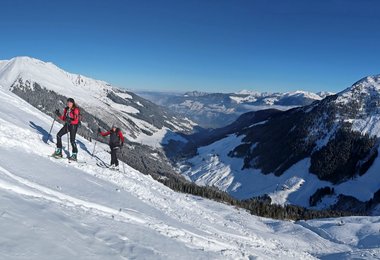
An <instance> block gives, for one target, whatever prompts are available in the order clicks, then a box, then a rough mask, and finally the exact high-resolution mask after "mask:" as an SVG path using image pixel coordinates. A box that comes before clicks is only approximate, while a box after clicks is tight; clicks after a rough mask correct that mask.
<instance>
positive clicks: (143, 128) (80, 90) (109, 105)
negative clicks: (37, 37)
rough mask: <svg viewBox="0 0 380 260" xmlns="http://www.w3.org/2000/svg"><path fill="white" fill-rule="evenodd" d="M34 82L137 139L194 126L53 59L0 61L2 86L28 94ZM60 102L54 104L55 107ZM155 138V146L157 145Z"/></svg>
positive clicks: (188, 128)
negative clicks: (116, 125) (57, 64)
mask: <svg viewBox="0 0 380 260" xmlns="http://www.w3.org/2000/svg"><path fill="white" fill-rule="evenodd" d="M35 83H36V84H38V86H40V87H41V88H42V89H43V90H44V89H46V90H50V91H54V92H55V93H57V94H59V95H63V96H65V97H73V98H74V99H75V100H76V101H77V103H78V104H79V105H80V106H81V107H83V108H85V109H86V111H87V112H89V113H91V114H92V115H93V116H94V117H97V118H100V119H102V120H103V121H104V122H105V123H107V124H108V125H112V124H113V123H117V124H119V125H120V126H121V127H122V128H124V129H127V130H128V131H127V134H128V135H129V136H130V138H131V139H137V138H138V141H139V142H143V141H144V140H145V138H149V137H150V136H151V135H160V136H161V137H163V136H162V135H164V134H165V133H166V132H170V131H189V130H191V129H192V127H193V126H194V123H193V122H191V121H190V120H188V119H186V118H185V119H180V118H176V117H175V116H173V115H171V114H170V113H167V111H164V110H163V109H162V108H160V107H158V106H155V105H154V104H152V103H151V102H149V101H147V100H144V99H142V98H140V97H138V96H136V95H135V94H133V93H131V92H128V91H125V90H122V89H118V88H115V87H113V86H111V85H110V84H108V83H107V82H104V81H100V80H94V79H91V78H88V77H85V76H82V75H79V74H72V73H68V72H66V71H64V70H62V69H60V68H59V67H57V66H56V65H54V64H53V63H50V62H43V61H40V60H37V59H34V58H30V57H16V58H13V59H11V60H9V61H1V63H0V85H2V86H3V87H4V88H5V89H11V90H13V91H15V92H17V91H18V92H17V93H20V92H22V91H23V92H24V93H26V95H27V96H32V95H34V92H33V90H34V88H35V86H34V84H35ZM39 95H41V94H39ZM64 105H65V104H57V107H59V106H64ZM162 130H163V131H162ZM159 132H160V133H159ZM162 133H164V134H162ZM156 139H159V138H156ZM159 141H161V140H159ZM159 141H158V142H157V143H156V144H155V145H156V146H159V145H160V142H159Z"/></svg>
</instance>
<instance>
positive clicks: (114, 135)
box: [98, 125, 124, 170]
mask: <svg viewBox="0 0 380 260" xmlns="http://www.w3.org/2000/svg"><path fill="white" fill-rule="evenodd" d="M98 133H99V134H101V135H102V136H107V135H109V136H110V142H109V145H110V148H111V166H110V168H111V169H115V170H119V161H118V159H117V151H118V150H119V149H121V148H122V147H123V144H124V136H123V133H122V132H121V130H120V128H117V127H116V125H112V128H111V130H109V131H107V132H102V130H101V129H100V128H98Z"/></svg>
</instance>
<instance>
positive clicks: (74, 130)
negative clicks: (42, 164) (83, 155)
mask: <svg viewBox="0 0 380 260" xmlns="http://www.w3.org/2000/svg"><path fill="white" fill-rule="evenodd" d="M77 130H78V125H68V126H67V123H66V124H65V125H64V126H63V127H62V128H61V130H59V132H58V133H57V148H61V149H62V136H63V135H65V134H67V132H68V131H69V132H70V143H71V147H72V149H73V153H78V147H77V144H76V143H75V137H76V135H77Z"/></svg>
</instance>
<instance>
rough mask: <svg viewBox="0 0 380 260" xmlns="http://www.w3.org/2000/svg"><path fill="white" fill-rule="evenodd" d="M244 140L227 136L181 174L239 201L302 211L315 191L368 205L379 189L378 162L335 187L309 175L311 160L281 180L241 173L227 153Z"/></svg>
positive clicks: (258, 172)
mask: <svg viewBox="0 0 380 260" xmlns="http://www.w3.org/2000/svg"><path fill="white" fill-rule="evenodd" d="M243 138H244V136H239V137H237V136H236V135H230V136H228V137H226V138H224V139H221V140H219V141H217V142H215V143H212V144H210V145H208V146H204V147H200V148H199V149H198V155H197V156H195V157H193V158H191V159H190V160H188V161H187V164H182V165H180V171H181V172H182V174H183V175H184V176H185V177H187V178H188V179H190V180H191V181H193V182H195V183H197V184H198V185H208V186H216V187H218V188H219V189H221V190H223V191H226V192H228V193H229V194H231V195H232V196H234V197H236V198H239V199H248V198H252V197H255V196H260V195H264V194H268V195H269V196H270V197H271V198H272V201H273V203H276V204H280V205H284V204H294V205H299V206H303V207H309V197H310V196H311V195H312V194H314V193H315V191H316V190H317V189H318V188H322V187H326V186H329V187H334V189H335V192H336V193H337V194H344V195H349V196H353V197H356V198H357V199H359V200H361V201H367V200H369V199H371V198H372V197H373V194H374V193H375V192H376V191H377V190H378V189H379V187H380V159H379V158H377V159H376V160H375V162H374V164H373V165H372V167H371V168H370V169H369V170H368V172H367V173H366V174H364V175H363V176H360V177H357V178H354V179H352V180H349V181H346V182H344V183H341V184H338V185H334V186H333V185H332V184H331V183H330V182H327V181H321V180H319V179H318V177H317V176H316V175H314V174H311V173H309V167H310V158H306V159H304V160H301V161H299V162H298V163H296V164H294V165H293V166H292V167H290V168H289V169H288V170H287V171H285V172H284V173H283V174H282V175H281V176H275V175H274V174H267V175H265V174H263V173H262V172H261V170H259V169H244V170H242V167H243V159H241V158H233V157H230V156H228V153H229V152H230V151H232V150H233V149H234V148H235V147H236V146H238V145H240V144H241V143H242V139H243ZM379 153H380V148H379ZM364 187H365V188H364ZM334 198H336V197H334ZM334 198H332V199H330V200H329V201H326V202H325V203H329V204H323V205H319V207H320V208H322V207H327V206H330V205H332V204H333V203H334V202H335V200H334Z"/></svg>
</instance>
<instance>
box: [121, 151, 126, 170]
mask: <svg viewBox="0 0 380 260" xmlns="http://www.w3.org/2000/svg"><path fill="white" fill-rule="evenodd" d="M123 155H124V153H123V147H122V148H121V159H123V157H124V156H123ZM121 162H122V163H123V173H124V175H125V165H124V164H125V162H124V161H123V160H122V161H121Z"/></svg>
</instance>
